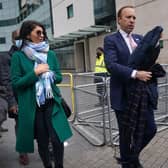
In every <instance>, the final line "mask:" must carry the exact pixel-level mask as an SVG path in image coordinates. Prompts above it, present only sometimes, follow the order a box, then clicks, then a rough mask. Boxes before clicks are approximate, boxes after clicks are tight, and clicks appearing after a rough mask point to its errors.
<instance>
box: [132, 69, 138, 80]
mask: <svg viewBox="0 0 168 168" xmlns="http://www.w3.org/2000/svg"><path fill="white" fill-rule="evenodd" d="M136 73H137V70H133V71H132V73H131V78H134V79H135V78H136Z"/></svg>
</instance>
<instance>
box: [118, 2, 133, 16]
mask: <svg viewBox="0 0 168 168" xmlns="http://www.w3.org/2000/svg"><path fill="white" fill-rule="evenodd" d="M125 8H133V9H134V8H135V7H134V6H132V5H126V6H123V7H121V8H120V9H119V10H118V12H117V17H118V18H119V17H121V13H122V11H123V10H124V9H125Z"/></svg>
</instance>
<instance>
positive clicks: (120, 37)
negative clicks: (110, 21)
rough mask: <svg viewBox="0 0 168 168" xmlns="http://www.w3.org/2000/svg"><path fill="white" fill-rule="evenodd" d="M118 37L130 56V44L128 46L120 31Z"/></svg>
mask: <svg viewBox="0 0 168 168" xmlns="http://www.w3.org/2000/svg"><path fill="white" fill-rule="evenodd" d="M117 37H118V39H119V41H120V45H121V47H123V48H124V50H125V51H126V54H127V55H128V56H130V51H129V48H128V46H127V44H126V42H125V40H124V39H123V37H122V35H121V34H120V32H119V31H118V32H117Z"/></svg>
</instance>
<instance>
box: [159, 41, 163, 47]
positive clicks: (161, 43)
mask: <svg viewBox="0 0 168 168" xmlns="http://www.w3.org/2000/svg"><path fill="white" fill-rule="evenodd" d="M159 44H160V48H163V40H160V41H159Z"/></svg>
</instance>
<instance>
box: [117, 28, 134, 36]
mask: <svg viewBox="0 0 168 168" xmlns="http://www.w3.org/2000/svg"><path fill="white" fill-rule="evenodd" d="M119 32H120V33H121V35H122V36H123V37H128V33H126V32H125V31H124V30H122V29H119ZM130 35H132V32H131V33H130Z"/></svg>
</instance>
